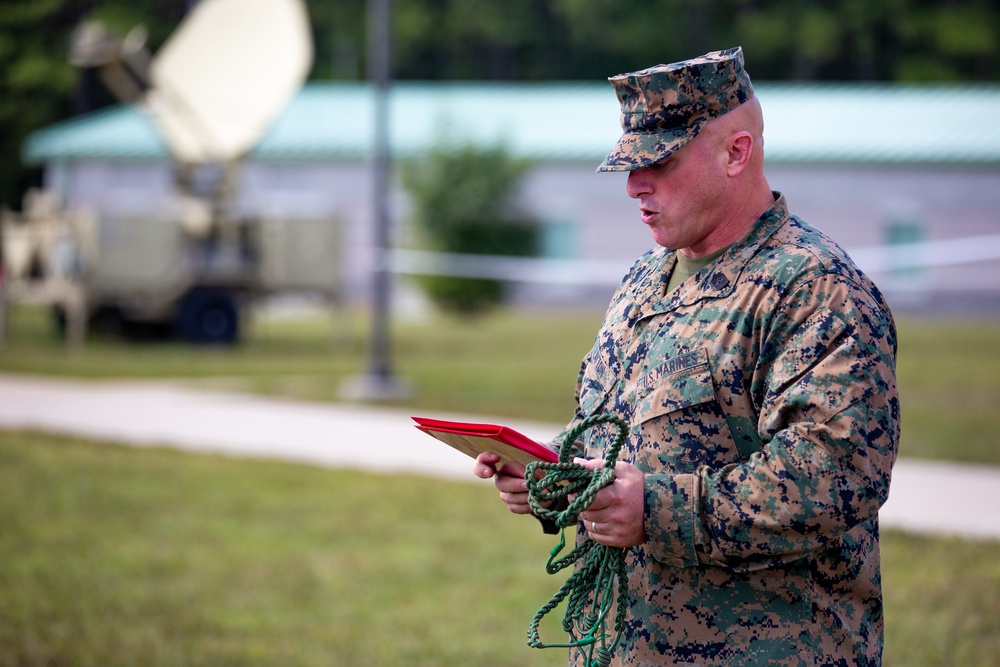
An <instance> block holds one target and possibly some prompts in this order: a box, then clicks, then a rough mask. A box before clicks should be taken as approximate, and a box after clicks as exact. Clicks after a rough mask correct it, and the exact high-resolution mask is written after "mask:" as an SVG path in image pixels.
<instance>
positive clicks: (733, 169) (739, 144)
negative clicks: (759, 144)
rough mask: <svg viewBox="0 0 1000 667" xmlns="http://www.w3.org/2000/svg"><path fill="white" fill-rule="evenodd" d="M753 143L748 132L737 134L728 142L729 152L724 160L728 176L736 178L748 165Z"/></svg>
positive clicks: (751, 136)
mask: <svg viewBox="0 0 1000 667" xmlns="http://www.w3.org/2000/svg"><path fill="white" fill-rule="evenodd" d="M753 151H754V141H753V135H751V134H750V133H749V132H737V133H736V134H734V135H733V137H732V139H731V140H730V141H729V152H728V155H727V159H726V172H727V173H728V174H729V175H730V176H736V175H737V174H739V173H740V172H742V171H743V170H744V169H746V166H747V165H748V164H749V163H750V156H751V155H753Z"/></svg>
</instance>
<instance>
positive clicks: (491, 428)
mask: <svg viewBox="0 0 1000 667" xmlns="http://www.w3.org/2000/svg"><path fill="white" fill-rule="evenodd" d="M413 421H415V422H417V423H416V427H417V428H418V429H420V430H421V431H423V432H424V433H426V434H428V435H431V436H434V437H435V438H437V439H438V440H440V441H441V442H443V443H445V444H447V445H450V446H452V447H454V448H455V449H457V450H458V451H460V452H462V453H463V454H466V455H468V456H471V457H472V458H476V457H477V456H479V455H480V454H481V453H482V452H495V453H496V454H497V455H498V456H500V463H498V464H497V469H498V470H499V469H500V468H502V467H503V464H504V463H506V462H507V461H516V462H517V463H520V464H522V465H527V464H528V463H530V462H532V461H549V462H552V463H555V462H556V461H558V460H559V454H557V453H556V452H554V451H552V450H551V449H549V448H548V447H546V446H544V445H543V444H541V443H540V442H536V441H534V440H532V439H531V438H529V437H528V436H526V435H524V434H522V433H519V432H517V431H515V430H514V429H512V428H510V427H509V426H502V425H499V424H482V423H478V422H454V421H445V420H442V419H429V418H427V417H414V418H413Z"/></svg>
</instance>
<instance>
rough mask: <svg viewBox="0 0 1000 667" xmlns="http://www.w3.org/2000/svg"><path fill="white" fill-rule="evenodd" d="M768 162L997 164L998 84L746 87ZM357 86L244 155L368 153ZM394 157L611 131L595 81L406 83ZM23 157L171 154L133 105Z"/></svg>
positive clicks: (94, 118)
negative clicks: (761, 122) (449, 146)
mask: <svg viewBox="0 0 1000 667" xmlns="http://www.w3.org/2000/svg"><path fill="white" fill-rule="evenodd" d="M755 88H756V90H757V94H758V96H759V98H760V100H761V104H762V105H763V106H764V117H765V122H766V127H765V132H764V138H765V141H766V148H767V150H766V154H767V159H768V162H771V163H780V162H793V163H810V162H811V163H870V162H878V163H942V162H943V163H955V164H1000V86H995V85H986V86H964V85H963V86H959V85H909V86H894V85H881V84H826V85H796V84H771V83H766V82H765V83H759V84H756V85H755ZM373 109H374V97H373V91H372V89H371V87H370V86H368V85H367V84H364V83H313V84H309V85H307V86H305V87H304V88H303V89H302V90H301V91H300V92H299V93H298V95H297V96H296V97H295V99H294V100H293V102H292V103H291V104H290V105H289V107H288V108H287V109H286V110H285V112H284V113H283V114H282V116H281V117H280V118H278V120H277V121H276V122H275V123H274V125H273V126H272V127H271V128H270V129H269V131H268V132H267V133H266V134H265V136H264V137H263V138H262V139H261V141H260V142H259V143H258V144H257V146H256V147H255V148H254V150H253V151H252V153H251V156H252V157H253V158H254V159H259V160H280V161H286V160H288V161H299V160H322V161H328V160H336V161H339V160H357V159H361V158H364V157H365V156H366V155H368V153H369V152H370V147H371V145H372V140H373V132H374V130H373V115H374V114H373ZM389 114H390V115H389V118H390V128H391V129H390V143H391V146H392V152H393V153H394V155H396V156H400V157H408V156H413V155H418V154H420V153H422V152H424V151H426V150H427V149H428V148H430V147H431V146H434V145H436V144H441V143H449V142H450V143H454V144H463V143H474V144H481V145H495V144H496V143H498V142H502V143H503V144H504V145H505V146H506V147H507V148H508V149H510V150H511V151H512V152H513V153H514V154H516V155H520V156H523V157H526V158H531V159H536V160H560V161H584V162H591V163H593V164H594V165H595V167H596V165H597V164H598V163H599V162H600V161H601V159H602V158H603V157H604V155H605V154H606V152H607V151H608V150H609V149H610V148H611V146H612V145H614V143H615V141H616V140H617V139H618V136H619V134H620V129H619V126H618V103H617V100H616V99H615V96H614V93H613V91H612V90H611V87H610V86H608V85H607V84H604V83H593V84H592V83H586V84H574V83H457V82H456V83H414V82H399V83H397V84H396V85H394V86H393V88H392V91H391V94H390V107H389ZM23 155H24V159H25V161H26V162H29V163H43V162H48V161H53V160H76V159H80V160H82V159H107V160H112V159H113V160H132V159H134V160H153V159H165V158H167V157H168V156H169V151H168V149H167V146H166V144H165V143H164V142H163V140H162V139H161V138H160V136H159V134H158V132H157V129H156V125H155V123H154V121H153V119H152V118H151V117H150V116H149V115H148V112H147V111H145V110H144V109H143V108H141V107H138V106H135V105H127V106H120V107H115V108H111V109H106V110H101V111H98V112H94V113H91V114H87V115H84V116H79V117H77V118H73V119H70V120H67V121H64V122H61V123H57V124H55V125H52V126H49V127H47V128H44V129H41V130H39V131H37V132H35V133H34V134H32V135H31V136H30V137H29V138H28V141H27V143H26V144H25V146H24V151H23Z"/></svg>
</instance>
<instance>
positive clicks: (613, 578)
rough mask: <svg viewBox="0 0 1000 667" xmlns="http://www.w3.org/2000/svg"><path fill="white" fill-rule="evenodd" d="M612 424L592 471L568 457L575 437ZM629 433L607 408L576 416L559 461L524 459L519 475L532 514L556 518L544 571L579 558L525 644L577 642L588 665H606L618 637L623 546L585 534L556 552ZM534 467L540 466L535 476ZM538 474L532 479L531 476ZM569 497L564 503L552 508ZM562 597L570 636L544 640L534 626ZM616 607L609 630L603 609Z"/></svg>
mask: <svg viewBox="0 0 1000 667" xmlns="http://www.w3.org/2000/svg"><path fill="white" fill-rule="evenodd" d="M600 424H612V425H614V426H616V427H617V428H618V433H617V435H616V436H615V438H614V440H613V441H612V443H611V445H610V446H609V447H608V449H607V451H606V452H605V458H604V466H603V467H602V468H598V469H597V470H595V471H593V472H591V471H589V470H587V469H586V468H584V467H583V466H581V465H580V464H578V463H574V462H573V457H574V456H575V448H574V447H575V442H576V439H577V438H578V437H579V436H580V435H581V434H582V433H583V432H584V431H586V430H588V429H590V428H592V427H594V426H597V425H600ZM627 437H628V424H626V423H625V421H624V420H622V419H620V418H618V417H616V416H614V415H608V414H600V415H594V416H592V417H588V418H586V419H584V420H583V421H581V422H580V423H579V424H578V425H577V426H576V427H574V428H573V429H572V430H571V431H570V432H569V433H567V434H566V438H565V440H564V441H563V444H562V446H561V448H560V450H559V461H558V462H557V463H549V462H546V461H533V462H531V463H529V464H528V465H527V467H526V468H525V471H524V478H525V481H526V482H527V485H528V502H529V504H530V505H531V509H532V510H533V511H534V512H535V514H536V515H537V516H539V517H541V518H542V519H546V520H549V521H552V522H554V523H555V525H556V527H558V528H559V529H560V537H559V543H558V544H557V545H556V546H555V547H554V548H553V549H552V551H551V553H550V554H549V560H548V562H547V563H546V564H545V571H546V572H548V573H549V574H556V573H558V572H560V571H562V570H564V569H565V568H567V567H570V566H573V565H574V564H576V563H577V562H578V561H582V563H581V564H580V565H579V566H578V567H577V568H576V571H575V572H574V573H573V574H572V575H570V577H569V578H568V579H567V580H566V583H564V584H563V585H562V587H561V588H560V589H559V590H558V591H557V592H556V594H555V595H553V596H552V598H551V599H550V600H549V601H548V602H547V603H545V605H543V606H542V608H541V609H539V610H538V613H536V614H535V617H534V618H533V619H531V626H530V627H529V628H528V646H531V647H533V648H555V647H560V648H578V649H579V650H580V651H581V652H582V653H583V655H584V657H585V658H586V665H587V667H607V666H608V665H610V664H611V654H612V653H613V652H614V650H615V648H617V646H618V644H619V643H620V642H621V638H622V634H623V633H624V631H625V613H626V611H627V609H628V572H627V571H626V569H625V556H626V554H627V553H628V549H619V548H617V547H608V546H605V545H603V544H598V543H597V542H595V541H594V540H592V539H590V537H589V536H587V537H584V538H582V539H580V540H578V544H577V545H576V547H575V548H574V549H573V550H572V551H570V552H569V553H568V554H566V555H565V556H564V557H562V558H557V556H558V555H559V554H560V553H561V552H562V550H563V549H564V548H565V547H566V528H567V527H569V526H573V525H575V524H576V522H577V520H578V517H579V515H580V512H582V511H583V510H585V509H586V508H587V507H588V506H589V505H590V503H591V502H593V500H594V496H596V495H597V492H598V491H600V490H601V489H603V488H604V487H605V486H608V485H610V484H611V483H613V482H614V481H615V463H617V461H618V451H619V450H620V449H621V446H622V444H623V443H624V442H625V439H626V438H627ZM538 472H543V474H542V475H541V476H540V477H539V476H538ZM536 477H537V479H536ZM570 495H573V496H574V497H573V499H572V500H568V501H567V504H566V507H565V509H562V510H552V509H549V507H551V506H553V505H555V506H560V505H562V502H563V500H564V499H567V498H568V497H569V496H570ZM564 600H566V611H565V613H564V614H563V619H562V626H563V630H565V631H566V632H567V633H568V634H569V637H570V641H569V642H562V643H544V642H542V641H541V639H539V636H538V626H539V624H540V623H541V621H542V618H544V617H545V616H546V615H547V614H548V613H549V612H551V611H552V610H554V609H555V608H556V607H558V606H559V605H560V604H562V602H563V601H564ZM612 608H614V610H615V615H614V627H613V632H614V634H612V633H611V632H609V631H608V621H609V619H608V615H609V614H610V613H611V610H612Z"/></svg>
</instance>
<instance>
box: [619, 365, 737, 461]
mask: <svg viewBox="0 0 1000 667" xmlns="http://www.w3.org/2000/svg"><path fill="white" fill-rule="evenodd" d="M633 431H635V432H637V433H638V434H639V436H640V438H641V439H642V443H641V445H640V448H639V451H640V452H641V455H640V456H639V457H638V460H637V464H640V465H641V466H642V467H646V468H648V469H649V470H655V469H662V468H664V467H666V468H668V469H671V470H673V471H675V472H693V471H694V470H696V469H697V468H698V467H699V466H703V465H707V466H710V467H721V466H724V465H728V464H730V463H738V462H740V461H741V460H742V458H743V457H742V456H741V454H740V452H739V450H738V448H737V446H736V443H735V441H734V439H733V435H732V432H731V430H730V428H729V424H728V422H727V419H726V416H725V414H724V413H723V410H722V406H721V404H720V403H719V401H718V399H717V398H716V394H715V383H714V382H713V380H712V370H711V367H710V366H709V363H708V356H707V353H706V352H705V351H704V350H697V351H695V352H689V353H686V354H683V355H679V356H677V357H673V358H671V359H668V360H666V361H665V362H663V363H661V364H660V365H658V366H657V367H656V368H654V369H652V370H651V371H650V372H649V373H646V374H645V375H644V376H643V377H642V378H640V379H639V382H638V384H637V386H636V392H635V410H634V412H633Z"/></svg>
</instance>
